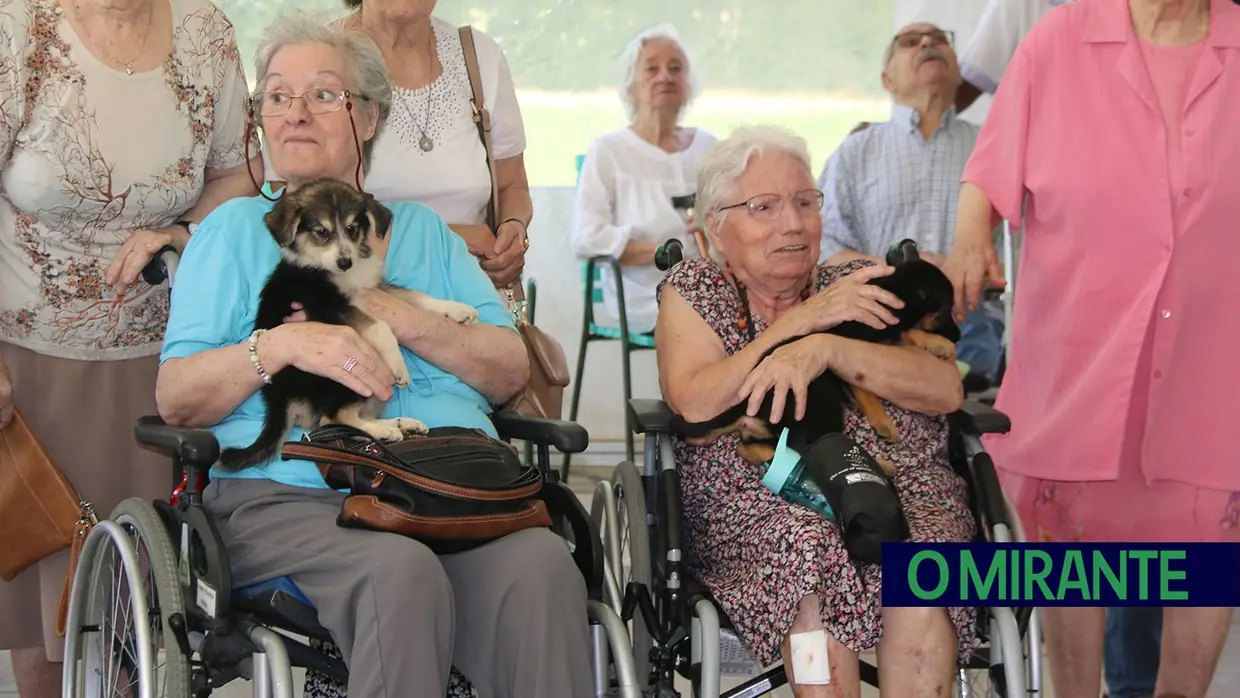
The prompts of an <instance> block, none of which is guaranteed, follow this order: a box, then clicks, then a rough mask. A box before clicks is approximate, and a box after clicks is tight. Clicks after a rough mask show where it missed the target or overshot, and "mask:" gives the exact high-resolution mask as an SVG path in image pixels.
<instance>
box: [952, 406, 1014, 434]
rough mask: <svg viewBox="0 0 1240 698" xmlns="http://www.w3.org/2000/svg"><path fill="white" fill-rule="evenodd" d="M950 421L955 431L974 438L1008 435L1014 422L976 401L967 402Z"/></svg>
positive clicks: (954, 413) (953, 414)
mask: <svg viewBox="0 0 1240 698" xmlns="http://www.w3.org/2000/svg"><path fill="white" fill-rule="evenodd" d="M948 420H949V421H950V422H951V426H952V428H953V429H957V430H959V431H961V432H963V433H965V434H970V435H972V436H981V435H982V434H1006V433H1008V431H1009V430H1010V429H1011V428H1012V420H1010V419H1008V416H1007V415H1006V414H1003V413H1002V412H1000V411H998V410H996V409H995V408H993V407H991V406H990V405H986V404H983V403H981V402H977V401H976V400H965V401H964V404H962V405H961V406H960V409H959V410H956V411H955V412H953V413H951V414H950V415H948Z"/></svg>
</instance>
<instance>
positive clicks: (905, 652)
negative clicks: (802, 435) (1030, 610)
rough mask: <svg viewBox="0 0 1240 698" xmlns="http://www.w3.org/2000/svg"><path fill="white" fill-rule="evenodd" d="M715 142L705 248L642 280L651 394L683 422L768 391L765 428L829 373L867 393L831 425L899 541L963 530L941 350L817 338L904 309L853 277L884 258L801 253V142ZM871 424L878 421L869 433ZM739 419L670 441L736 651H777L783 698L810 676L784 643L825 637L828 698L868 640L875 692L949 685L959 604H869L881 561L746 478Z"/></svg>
mask: <svg viewBox="0 0 1240 698" xmlns="http://www.w3.org/2000/svg"><path fill="white" fill-rule="evenodd" d="M728 140H729V141H735V142H733V143H731V146H732V147H722V146H721V147H720V148H719V149H717V150H716V151H714V152H712V153H710V154H708V155H706V156H705V157H704V158H703V162H702V163H701V165H700V167H699V182H698V188H697V189H698V192H699V194H698V202H697V203H698V213H699V217H700V219H701V220H704V221H705V227H706V234H707V236H708V237H709V238H710V243H711V247H712V248H713V249H715V250H717V251H718V252H719V253H720V254H721V256H722V258H723V261H722V263H720V262H716V261H714V260H689V261H685V262H682V263H680V264H679V265H677V266H675V267H674V268H672V269H671V270H670V272H669V273H668V275H667V276H666V278H665V279H664V280H663V283H662V285H661V286H660V289H659V292H660V295H659V298H660V308H659V318H658V323H657V324H656V328H655V337H656V340H655V345H656V351H657V353H658V365H659V376H660V383H661V388H662V392H663V396H664V399H665V400H666V401H667V403H668V405H669V406H670V408H671V410H672V411H674V412H675V413H676V414H677V415H679V416H680V417H681V418H682V420H681V421H683V422H688V423H703V422H708V421H710V420H711V419H713V418H715V417H716V416H717V415H721V414H723V413H725V412H726V411H727V410H729V409H730V408H732V407H733V406H734V405H736V404H737V403H747V410H746V412H747V414H748V415H749V416H750V417H752V416H754V415H757V414H758V413H759V407H761V403H762V402H763V401H764V400H768V396H769V403H768V405H767V407H766V408H764V416H765V415H766V414H769V423H778V422H780V421H781V419H783V418H784V415H785V414H787V415H791V416H793V417H794V418H795V420H797V421H800V420H813V419H821V418H823V415H821V414H818V413H811V412H809V411H807V403H808V400H807V392H808V390H809V386H810V385H811V383H813V382H814V380H815V379H816V378H818V377H819V376H820V375H823V374H824V373H825V372H833V373H834V374H835V375H836V376H838V377H839V378H840V379H841V380H842V381H843V383H845V384H847V386H848V388H849V390H848V391H847V392H850V393H851V394H853V395H854V396H857V397H858V398H859V397H860V393H866V394H869V395H871V396H872V400H871V401H869V402H867V403H865V404H854V401H853V400H850V399H847V398H843V399H842V400H841V402H840V404H839V409H840V410H841V412H842V415H841V416H840V417H839V421H840V422H841V424H840V427H842V428H840V427H836V429H837V430H838V431H840V432H842V433H843V435H844V436H846V437H847V438H848V439H850V440H851V441H852V442H853V443H854V444H855V445H857V446H859V448H860V449H862V450H864V452H866V453H868V454H869V455H870V456H872V457H873V458H874V459H875V460H876V461H878V462H879V463H883V464H885V466H886V467H884V470H886V471H887V473H888V475H889V477H890V480H891V487H892V489H893V490H894V493H895V495H896V496H897V497H898V504H899V506H900V507H901V508H902V509H903V512H904V515H905V517H906V519H907V524H908V535H909V538H910V539H912V540H917V541H967V540H971V539H972V538H973V536H974V529H975V527H974V520H973V515H972V512H971V511H970V509H969V505H968V500H967V492H966V487H965V483H964V482H963V480H962V479H961V478H960V477H959V476H958V475H957V474H956V473H955V472H954V471H953V470H952V468H951V466H950V464H949V462H948V454H947V445H948V418H947V415H949V414H951V413H953V412H956V411H957V410H958V409H959V408H960V406H961V405H962V403H963V390H962V386H961V381H960V374H959V371H958V369H957V367H956V365H955V363H954V362H953V361H950V360H944V359H943V358H942V357H940V356H936V355H935V354H934V353H932V352H931V351H929V350H927V349H926V348H923V347H920V346H912V345H892V344H876V343H871V342H863V341H859V340H856V339H850V338H845V337H842V336H838V335H834V334H831V333H830V330H831V329H832V328H833V327H836V326H839V325H841V324H843V323H848V322H854V323H862V324H864V325H867V326H870V327H873V328H875V329H881V328H885V327H888V326H893V325H895V324H896V323H897V322H898V320H897V317H896V315H895V313H896V312H897V311H898V310H899V309H900V308H902V307H904V304H903V303H902V302H901V301H900V300H899V299H898V298H896V297H895V296H894V295H893V294H892V293H891V292H888V291H886V290H884V289H882V288H880V287H878V286H877V285H875V284H873V283H869V282H870V281H873V280H878V279H882V278H884V277H886V276H888V275H890V274H891V273H892V269H891V268H890V267H884V266H878V265H874V264H873V263H872V262H868V261H857V262H852V263H848V264H844V265H839V266H831V265H827V264H818V251H819V238H820V236H821V229H822V228H821V220H820V218H821V216H820V214H819V210H820V208H821V201H822V199H821V193H820V192H818V191H817V190H816V189H815V187H814V178H813V175H812V173H811V172H810V171H809V170H808V167H807V165H806V164H805V163H806V162H807V158H806V157H805V155H804V144H803V142H801V141H800V140H799V139H797V138H795V137H791V136H789V135H787V134H784V133H783V132H779V131H772V130H768V129H764V128H754V129H740V130H738V131H737V132H736V133H734V134H733V135H732V136H731V137H730V138H729V139H728ZM723 145H728V141H725V142H724V144H723ZM748 146H755V147H748ZM757 146H760V148H757ZM755 150H756V152H758V153H760V154H754V155H746V153H754V152H755ZM737 173H739V174H737ZM713 192H726V193H727V194H728V196H727V199H726V200H724V199H715V198H714V197H712V195H711V194H712V193H713ZM771 192H782V194H779V193H771ZM725 209H728V210H727V211H726V213H727V215H726V216H725V215H721V214H722V213H723V211H724V210H725ZM853 389H861V390H853ZM842 392H844V391H842ZM765 410H769V412H765ZM876 416H877V418H876ZM888 420H889V422H890V424H891V426H893V427H894V429H886V430H884V431H883V432H882V433H880V431H879V428H877V427H878V426H879V425H881V424H882V423H883V422H884V421H888ZM672 421H673V422H675V421H676V420H675V419H673V420H672ZM740 422H741V425H740V429H731V430H727V431H726V433H725V432H723V431H721V433H716V434H712V435H711V436H712V438H710V439H702V440H695V441H694V443H696V444H698V445H691V444H690V443H688V442H686V440H684V439H677V440H676V441H675V452H676V463H677V467H678V469H679V471H680V474H681V490H682V501H683V502H684V505H683V507H684V508H683V519H684V521H683V523H684V527H685V536H686V540H687V546H686V547H687V549H688V551H689V560H690V566H691V568H692V570H693V572H694V573H695V576H697V578H698V580H699V581H700V582H701V583H702V584H703V585H705V586H706V587H707V588H708V589H709V590H710V592H711V594H712V596H713V597H714V599H715V600H716V602H718V603H719V605H720V607H721V608H722V610H723V611H724V612H725V614H726V615H727V616H728V618H729V619H730V620H731V622H732V623H733V625H734V626H735V628H736V630H737V632H738V634H739V635H740V636H741V638H742V639H743V640H744V642H745V644H746V646H747V648H748V649H749V651H750V653H751V654H752V655H753V657H754V659H755V660H756V661H757V662H758V663H760V664H764V665H765V664H769V663H772V662H774V661H776V660H777V659H778V658H779V657H780V655H781V654H782V655H783V659H784V661H785V664H786V666H788V667H792V670H791V671H790V673H791V674H792V675H791V676H790V677H789V678H790V682H791V683H792V685H793V686H794V688H795V689H796V690H797V691H798V695H811V694H810V693H806V692H807V691H812V690H815V689H813V688H811V687H810V686H809V685H807V684H808V683H810V682H811V681H810V680H811V679H813V677H811V676H802V677H800V678H798V677H797V676H796V670H795V665H794V663H793V662H792V661H791V652H792V645H793V643H794V642H801V641H804V640H805V639H806V638H807V637H811V636H814V634H821V633H825V635H826V637H827V641H826V644H827V647H828V650H827V651H828V653H829V655H830V669H831V683H832V684H835V685H837V686H841V687H843V690H844V691H845V693H849V692H850V691H857V690H859V686H858V685H859V677H858V664H857V653H858V652H860V651H863V650H866V649H868V648H871V647H874V646H875V645H877V646H878V650H879V652H880V654H881V658H880V661H879V667H880V669H879V671H880V677H881V682H882V684H883V688H884V691H885V692H891V693H892V694H893V695H914V694H915V693H916V694H921V693H923V692H926V691H927V688H928V687H931V688H932V687H934V686H941V687H942V689H943V690H950V689H949V687H950V685H951V681H952V677H953V674H954V670H955V667H956V661H957V658H958V655H959V656H963V657H967V656H968V654H969V653H970V652H971V650H972V648H973V647H974V646H975V645H976V638H975V636H974V635H975V633H974V621H973V619H974V617H975V613H974V611H973V610H972V609H966V608H952V609H948V612H947V613H945V612H944V609H938V608H924V609H918V608H884V607H882V605H881V603H880V593H881V584H880V580H881V574H882V572H881V566H880V565H876V564H864V563H859V562H858V561H856V560H854V559H853V556H852V555H850V554H849V552H848V547H847V545H846V541H845V539H844V537H843V535H842V533H841V530H840V527H839V525H837V524H836V523H834V522H832V521H830V520H829V519H828V518H827V517H824V516H823V515H822V514H820V513H819V512H817V511H814V510H812V509H810V508H807V507H804V506H800V505H797V504H793V503H791V502H789V501H787V500H786V499H784V498H782V497H780V496H779V495H777V494H776V493H774V492H772V491H771V490H769V489H767V488H766V487H764V486H763V485H762V478H763V476H764V474H765V468H764V465H763V464H764V462H765V461H767V460H770V457H771V450H770V449H768V450H766V451H762V452H758V453H756V454H755V453H746V452H745V451H746V450H747V449H745V448H744V446H745V444H744V443H743V441H744V440H747V439H746V438H744V437H743V436H742V435H743V434H746V433H747V430H752V429H754V427H755V425H753V424H752V423H750V424H746V423H745V420H744V419H742V420H740ZM672 428H673V431H675V427H674V426H673V427H672ZM738 432H739V433H738ZM773 436H776V437H777V436H778V434H775V435H773ZM807 446H810V444H802V445H798V446H797V449H798V450H800V449H802V448H805V447H807ZM738 449H739V450H738ZM801 452H802V453H803V454H804V453H805V451H801ZM803 634H808V635H805V636H803V637H799V638H798V636H802V635H803ZM880 637H881V642H880V641H879V638H880ZM794 638H798V639H797V640H794ZM802 679H803V680H802ZM813 682H815V683H816V681H813ZM849 687H854V688H849ZM929 692H930V693H933V691H929ZM814 695H816V694H814Z"/></svg>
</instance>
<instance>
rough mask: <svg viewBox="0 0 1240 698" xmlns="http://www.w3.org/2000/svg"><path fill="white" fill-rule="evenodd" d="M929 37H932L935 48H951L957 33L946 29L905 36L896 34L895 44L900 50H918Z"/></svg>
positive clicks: (909, 32)
mask: <svg viewBox="0 0 1240 698" xmlns="http://www.w3.org/2000/svg"><path fill="white" fill-rule="evenodd" d="M927 36H928V37H930V43H931V44H933V45H935V46H951V45H953V44H955V42H956V33H955V32H953V31H949V30H944V29H927V30H923V31H907V32H904V33H903V34H896V37H895V39H893V42H894V43H895V45H896V46H897V47H898V48H917V46H919V45H921V40H922V39H923V38H925V37H927Z"/></svg>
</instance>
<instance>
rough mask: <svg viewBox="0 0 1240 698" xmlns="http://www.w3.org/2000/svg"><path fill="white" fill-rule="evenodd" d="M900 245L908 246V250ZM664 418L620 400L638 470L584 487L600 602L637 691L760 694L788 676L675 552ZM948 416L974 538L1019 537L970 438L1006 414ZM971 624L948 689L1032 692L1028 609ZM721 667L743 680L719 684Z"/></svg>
mask: <svg viewBox="0 0 1240 698" xmlns="http://www.w3.org/2000/svg"><path fill="white" fill-rule="evenodd" d="M665 247H666V248H670V249H664V248H661V249H660V250H659V252H658V254H657V255H656V260H657V263H658V264H659V266H660V267H662V268H664V269H667V268H670V267H671V266H673V265H674V264H675V263H676V262H678V261H679V259H678V258H677V257H678V255H676V249H675V247H676V245H675V244H674V241H669V243H668V245H666V246H665ZM901 251H902V252H903V253H904V254H906V255H908V254H916V248H915V246H914V247H913V248H911V249H905V250H901ZM669 257H670V259H669ZM672 417H673V413H672V411H671V410H670V408H669V407H668V406H667V405H666V404H665V403H664V402H663V401H661V400H649V399H633V400H630V401H629V403H628V423H629V424H631V425H633V428H634V430H635V431H636V433H637V434H639V435H642V436H643V439H644V443H643V451H642V452H643V456H642V461H641V465H640V470H639V466H638V465H636V464H634V463H633V462H632V461H624V462H621V463H620V464H619V465H618V466H617V467H616V469H615V470H614V471H613V473H612V476H611V478H610V481H603V482H600V483H598V485H597V486H596V488H595V491H594V495H593V500H592V502H591V507H590V515H591V517H592V518H593V519H594V522H595V525H596V526H598V527H599V528H600V530H601V531H602V534H603V549H604V560H603V565H604V570H605V572H606V574H605V576H604V592H605V593H606V598H607V602H608V603H609V604H611V605H612V608H613V610H615V611H616V612H617V613H618V614H619V615H620V617H621V619H622V620H623V621H624V622H625V623H630V624H631V629H630V637H631V638H632V641H633V660H634V663H635V665H636V672H637V676H638V679H639V682H640V683H641V685H642V688H643V690H644V691H646V695H648V696H652V697H653V698H670V697H672V696H679V695H680V694H679V693H678V692H677V691H676V689H675V687H674V685H675V681H676V677H677V676H680V677H683V678H685V679H687V680H688V681H689V683H690V685H691V686H692V691H693V695H694V696H695V698H753V697H755V696H761V695H767V694H769V693H771V692H773V691H774V690H775V689H777V688H779V687H780V686H783V685H786V684H787V683H788V677H787V673H786V672H785V670H784V667H783V666H782V663H778V662H777V663H776V664H774V665H772V666H770V667H762V666H758V665H757V663H756V662H755V661H754V660H753V659H752V657H750V655H749V654H748V652H747V650H746V649H745V647H744V645H743V643H742V641H741V640H740V638H739V637H738V636H737V634H736V632H735V630H734V629H733V628H732V627H731V625H730V623H729V621H728V619H727V618H726V616H725V614H724V613H723V612H722V611H721V609H719V607H718V605H717V604H716V603H715V602H714V600H713V599H712V598H711V594H710V591H709V590H707V589H706V588H705V587H704V586H703V585H702V584H700V583H699V582H698V581H697V580H696V579H694V578H693V576H692V574H691V573H690V570H689V567H688V565H687V564H686V561H685V560H684V540H683V534H682V518H681V516H682V512H681V501H680V473H679V471H678V470H677V467H676V463H675V459H674V453H673V447H672V434H671V428H670V426H671V420H672ZM948 422H949V437H948V443H949V460H950V463H951V466H952V468H953V470H954V471H955V472H956V473H957V474H958V475H960V476H961V477H962V478H963V479H964V481H965V483H966V485H967V489H968V492H969V501H970V510H971V511H972V513H973V516H974V521H975V524H976V531H977V538H976V540H978V541H990V542H997V543H1008V542H1020V541H1023V540H1025V537H1024V532H1023V530H1022V528H1021V524H1020V519H1019V517H1018V516H1015V515H1014V514H1013V512H1012V510H1011V508H1010V507H1009V505H1008V502H1007V500H1006V498H1005V497H1004V495H1003V492H1002V489H1001V488H1000V486H999V480H998V476H997V474H996V473H995V469H994V463H993V461H992V460H991V458H990V456H989V454H987V453H986V452H985V450H984V449H983V447H982V443H981V437H982V436H983V435H984V434H996V433H1006V432H1007V431H1008V430H1009V429H1010V426H1011V424H1010V421H1009V419H1008V418H1007V416H1006V415H1003V414H1001V413H999V412H997V411H995V410H994V409H993V408H992V407H990V406H989V405H986V404H984V403H981V402H977V401H972V400H969V401H966V402H965V403H964V405H963V406H962V408H961V409H960V410H958V411H957V412H956V413H954V414H952V415H950V416H949V419H948ZM977 631H978V633H979V638H980V639H981V645H980V646H979V647H978V649H977V650H975V652H974V653H973V655H972V657H971V658H970V660H969V661H968V662H967V663H966V664H964V665H961V666H959V667H958V675H959V676H958V679H959V681H958V686H957V689H958V695H960V696H962V697H963V698H973V697H974V696H994V697H995V698H1025V697H1026V696H1033V697H1036V696H1039V695H1042V680H1041V677H1042V655H1041V630H1040V626H1039V622H1038V616H1037V614H1036V612H1034V610H1033V609H1030V608H1016V609H1014V608H1007V607H995V608H979V609H978V614H977ZM725 673H726V674H727V675H729V676H733V677H740V678H742V679H744V682H743V683H742V684H741V685H739V686H737V687H735V688H732V689H731V690H728V691H726V692H721V690H720V683H721V678H722V677H723V675H724V674H725ZM860 676H861V680H862V682H863V683H864V684H868V685H871V686H873V687H875V688H879V682H878V668H877V666H875V665H874V664H871V663H869V662H867V661H865V660H864V659H862V661H861V662H860Z"/></svg>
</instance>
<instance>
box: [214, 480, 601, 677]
mask: <svg viewBox="0 0 1240 698" xmlns="http://www.w3.org/2000/svg"><path fill="white" fill-rule="evenodd" d="M343 498H344V495H342V494H341V493H339V492H335V491H333V490H328V489H305V488H299V487H290V486H287V485H282V484H280V483H277V482H272V481H270V480H247V479H221V480H216V481H214V482H212V483H211V485H210V486H209V487H208V488H207V490H206V492H205V493H204V496H203V503H204V506H205V507H206V509H207V511H208V512H210V513H211V515H212V516H213V517H215V519H216V521H217V524H218V526H219V529H220V535H221V536H222V537H223V539H224V544H225V546H226V547H227V549H228V555H229V562H230V565H231V568H232V575H233V584H234V585H235V586H246V585H249V584H256V583H258V582H262V581H266V580H268V579H272V578H275V577H282V576H288V577H290V578H291V579H292V580H293V582H294V583H296V584H297V586H298V588H300V589H301V591H302V593H303V594H305V595H306V598H308V599H309V600H310V601H311V602H312V603H313V604H314V607H315V608H316V609H317V610H318V614H319V623H320V624H322V625H323V627H325V628H327V629H328V630H330V631H331V634H332V637H333V638H334V639H335V641H336V644H337V645H338V646H339V647H340V651H341V653H342V654H343V655H344V660H345V664H346V665H347V666H348V668H349V697H350V698H396V697H397V696H399V697H400V698H443V696H444V693H445V691H446V690H447V685H448V673H449V670H450V668H451V666H452V665H453V664H455V665H456V667H457V668H458V669H459V670H460V671H461V673H463V674H464V675H465V676H466V677H468V678H469V680H470V682H471V683H472V684H473V685H474V687H475V688H476V689H477V691H478V695H479V696H481V697H482V698H577V697H578V696H586V695H590V693H591V690H592V689H591V686H592V681H591V675H590V659H589V629H588V625H587V624H588V620H587V617H586V591H585V585H584V582H583V581H582V579H581V573H580V571H579V570H578V569H577V566H576V565H575V564H574V563H573V559H572V557H571V555H570V554H569V551H568V548H567V546H566V545H565V543H564V541H563V540H562V539H561V538H559V537H558V536H556V535H555V534H554V533H552V532H550V531H547V530H544V529H537V530H529V531H522V532H520V533H516V534H513V535H511V536H507V537H505V538H502V539H500V540H498V541H495V542H493V543H490V544H488V545H485V546H482V547H480V548H476V549H474V550H470V551H467V552H464V553H458V554H455V555H445V556H442V557H437V556H436V555H435V554H434V553H432V552H431V551H430V549H428V548H427V547H426V546H424V545H422V544H420V543H418V542H416V541H414V540H411V539H409V538H405V537H403V536H399V535H395V534H389V533H378V532H374V531H364V530H357V529H347V528H341V527H339V526H337V525H336V515H337V514H338V513H339V512H340V503H341V501H342V500H343Z"/></svg>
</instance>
